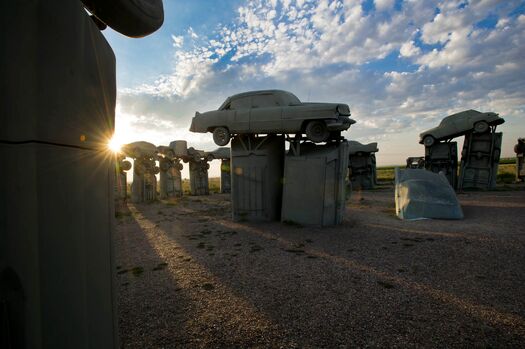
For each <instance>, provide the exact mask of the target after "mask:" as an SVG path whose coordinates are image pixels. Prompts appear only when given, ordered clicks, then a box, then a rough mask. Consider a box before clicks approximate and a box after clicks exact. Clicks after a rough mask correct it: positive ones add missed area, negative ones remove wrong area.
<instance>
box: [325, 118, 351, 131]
mask: <svg viewBox="0 0 525 349" xmlns="http://www.w3.org/2000/svg"><path fill="white" fill-rule="evenodd" d="M352 124H355V120H353V119H350V118H348V117H340V118H338V119H337V120H326V128H327V129H328V131H344V130H348V129H349V128H350V126H352Z"/></svg>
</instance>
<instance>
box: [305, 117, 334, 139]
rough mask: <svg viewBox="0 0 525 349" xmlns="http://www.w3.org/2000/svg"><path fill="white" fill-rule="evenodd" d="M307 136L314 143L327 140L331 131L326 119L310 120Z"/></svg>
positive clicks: (307, 126) (306, 130) (306, 129)
mask: <svg viewBox="0 0 525 349" xmlns="http://www.w3.org/2000/svg"><path fill="white" fill-rule="evenodd" d="M305 133H306V137H308V139H309V140H311V141H312V142H314V143H321V142H326V141H327V140H328V138H330V131H328V128H327V127H326V123H325V122H324V121H320V120H315V121H310V122H309V123H308V124H307V125H306V128H305Z"/></svg>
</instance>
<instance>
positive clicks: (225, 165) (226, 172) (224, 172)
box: [221, 159, 232, 194]
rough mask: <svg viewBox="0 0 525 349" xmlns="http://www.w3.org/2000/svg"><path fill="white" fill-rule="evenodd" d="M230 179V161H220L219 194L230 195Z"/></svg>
mask: <svg viewBox="0 0 525 349" xmlns="http://www.w3.org/2000/svg"><path fill="white" fill-rule="evenodd" d="M231 190H232V177H231V166H230V159H224V160H221V193H223V194H225V193H231Z"/></svg>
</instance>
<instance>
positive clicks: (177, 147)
mask: <svg viewBox="0 0 525 349" xmlns="http://www.w3.org/2000/svg"><path fill="white" fill-rule="evenodd" d="M170 148H171V149H172V150H173V155H174V156H175V157H177V158H180V159H182V158H183V157H185V156H187V155H188V143H187V142H186V141H183V140H179V141H173V142H171V143H170Z"/></svg>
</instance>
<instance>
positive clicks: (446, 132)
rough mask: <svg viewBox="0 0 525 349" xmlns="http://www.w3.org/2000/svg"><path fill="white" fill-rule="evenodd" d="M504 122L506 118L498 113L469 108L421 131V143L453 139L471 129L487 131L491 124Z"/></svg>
mask: <svg viewBox="0 0 525 349" xmlns="http://www.w3.org/2000/svg"><path fill="white" fill-rule="evenodd" d="M504 122H505V119H503V118H500V117H499V115H498V114H496V113H492V112H487V113H481V112H479V111H477V110H473V109H469V110H465V111H462V112H460V113H456V114H452V115H449V116H447V117H446V118H444V119H443V120H441V123H440V124H439V126H437V127H434V128H431V129H430V130H428V131H425V132H423V133H421V134H420V135H419V143H421V144H424V145H425V146H426V147H430V146H432V145H433V144H434V143H435V142H436V141H441V140H444V139H452V138H454V137H459V136H462V135H464V134H466V133H468V132H471V131H474V132H476V133H484V132H487V131H488V130H489V127H490V126H496V125H500V124H502V123H504Z"/></svg>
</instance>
